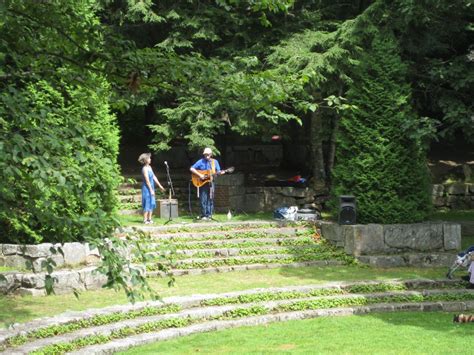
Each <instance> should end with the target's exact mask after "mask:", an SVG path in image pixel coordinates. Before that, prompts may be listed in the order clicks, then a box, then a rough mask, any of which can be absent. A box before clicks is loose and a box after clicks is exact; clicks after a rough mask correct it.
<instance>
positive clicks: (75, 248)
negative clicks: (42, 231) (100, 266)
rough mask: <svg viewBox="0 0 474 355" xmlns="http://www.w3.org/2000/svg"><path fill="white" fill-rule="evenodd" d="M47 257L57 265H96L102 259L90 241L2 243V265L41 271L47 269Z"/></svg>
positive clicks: (0, 253)
mask: <svg viewBox="0 0 474 355" xmlns="http://www.w3.org/2000/svg"><path fill="white" fill-rule="evenodd" d="M59 248H61V249H62V253H61V252H59ZM54 251H56V252H54ZM47 259H52V260H53V261H54V262H55V263H56V267H65V266H76V265H95V264H97V263H98V262H99V261H100V255H99V251H98V250H97V249H93V248H91V247H90V246H89V244H88V243H64V244H51V243H43V244H38V245H16V244H0V266H8V267H12V268H19V269H22V270H30V271H33V272H41V271H44V270H45V262H46V261H47Z"/></svg>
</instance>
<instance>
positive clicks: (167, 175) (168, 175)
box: [165, 161, 175, 224]
mask: <svg viewBox="0 0 474 355" xmlns="http://www.w3.org/2000/svg"><path fill="white" fill-rule="evenodd" d="M165 166H166V180H167V181H168V189H169V195H168V206H169V214H168V220H167V221H166V222H165V224H168V223H169V222H171V221H172V220H173V218H172V217H171V196H175V193H174V189H173V181H171V175H170V167H169V165H168V163H167V162H166V161H165Z"/></svg>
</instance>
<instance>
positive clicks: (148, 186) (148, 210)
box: [138, 153, 165, 224]
mask: <svg viewBox="0 0 474 355" xmlns="http://www.w3.org/2000/svg"><path fill="white" fill-rule="evenodd" d="M138 161H139V162H140V163H141V164H142V165H143V167H142V179H143V182H142V208H143V223H145V224H151V223H153V221H152V220H151V215H152V213H153V210H154V209H155V207H156V200H155V182H156V185H158V187H159V189H160V190H161V191H165V188H164V187H163V186H162V185H161V184H160V182H159V181H158V179H157V178H156V176H155V174H154V173H153V169H152V168H151V154H150V153H143V154H141V155H140V156H139V157H138Z"/></svg>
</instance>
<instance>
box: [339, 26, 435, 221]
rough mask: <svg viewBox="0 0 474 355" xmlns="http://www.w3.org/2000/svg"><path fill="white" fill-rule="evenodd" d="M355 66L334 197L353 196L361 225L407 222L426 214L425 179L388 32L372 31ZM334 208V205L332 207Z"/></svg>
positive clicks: (407, 93)
mask: <svg viewBox="0 0 474 355" xmlns="http://www.w3.org/2000/svg"><path fill="white" fill-rule="evenodd" d="M368 40H369V41H370V42H371V45H370V50H368V51H367V52H365V53H364V54H363V55H362V56H361V58H360V61H359V64H358V65H357V66H356V67H355V68H354V75H353V79H354V80H353V83H352V84H351V86H350V90H349V91H348V94H347V98H348V100H349V101H350V102H351V103H352V104H353V105H355V106H357V110H355V111H352V112H349V113H347V114H346V115H344V117H343V118H342V121H341V123H340V131H339V136H338V150H337V156H336V158H337V166H336V168H335V170H334V185H333V191H332V194H333V196H334V199H337V197H338V196H339V195H355V196H356V198H357V204H358V209H357V212H358V221H359V222H360V223H411V222H418V221H421V220H423V219H425V217H426V216H427V215H428V213H429V209H430V195H429V179H428V172H427V166H426V161H425V155H424V151H423V150H422V144H421V139H420V137H413V136H412V135H411V134H410V133H411V131H412V128H411V127H413V126H416V125H417V124H418V123H417V122H418V117H417V116H416V114H415V113H414V112H413V109H412V106H411V89H410V86H409V84H408V82H407V80H406V77H407V67H406V65H404V64H403V63H402V61H401V58H400V54H399V48H398V44H397V41H396V40H395V38H394V37H393V35H391V34H390V32H389V31H386V32H379V31H375V35H373V36H370V37H369V39H368ZM335 204H337V202H336V203H335Z"/></svg>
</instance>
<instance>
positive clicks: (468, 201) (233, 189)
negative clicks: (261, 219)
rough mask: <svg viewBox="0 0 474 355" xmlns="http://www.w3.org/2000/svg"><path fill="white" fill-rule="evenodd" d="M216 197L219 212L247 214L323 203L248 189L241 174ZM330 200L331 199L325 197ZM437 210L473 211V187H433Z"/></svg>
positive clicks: (290, 192) (292, 193)
mask: <svg viewBox="0 0 474 355" xmlns="http://www.w3.org/2000/svg"><path fill="white" fill-rule="evenodd" d="M216 184H217V185H218V188H217V189H216V196H215V209H216V211H217V212H227V211H228V210H229V209H230V210H234V211H245V212H249V213H253V212H262V211H267V212H271V211H273V210H274V209H276V208H277V207H281V206H300V207H301V206H302V205H304V204H311V203H320V202H321V201H317V198H315V197H316V191H315V190H313V189H312V188H295V187H288V186H285V187H264V186H258V187H253V186H245V179H244V175H243V174H242V173H236V174H231V175H223V176H221V177H219V178H218V179H217V180H216ZM326 197H329V196H326ZM432 199H433V205H434V207H435V208H439V209H441V208H450V209H474V184H472V183H461V182H457V183H452V184H436V185H433V188H432Z"/></svg>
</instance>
